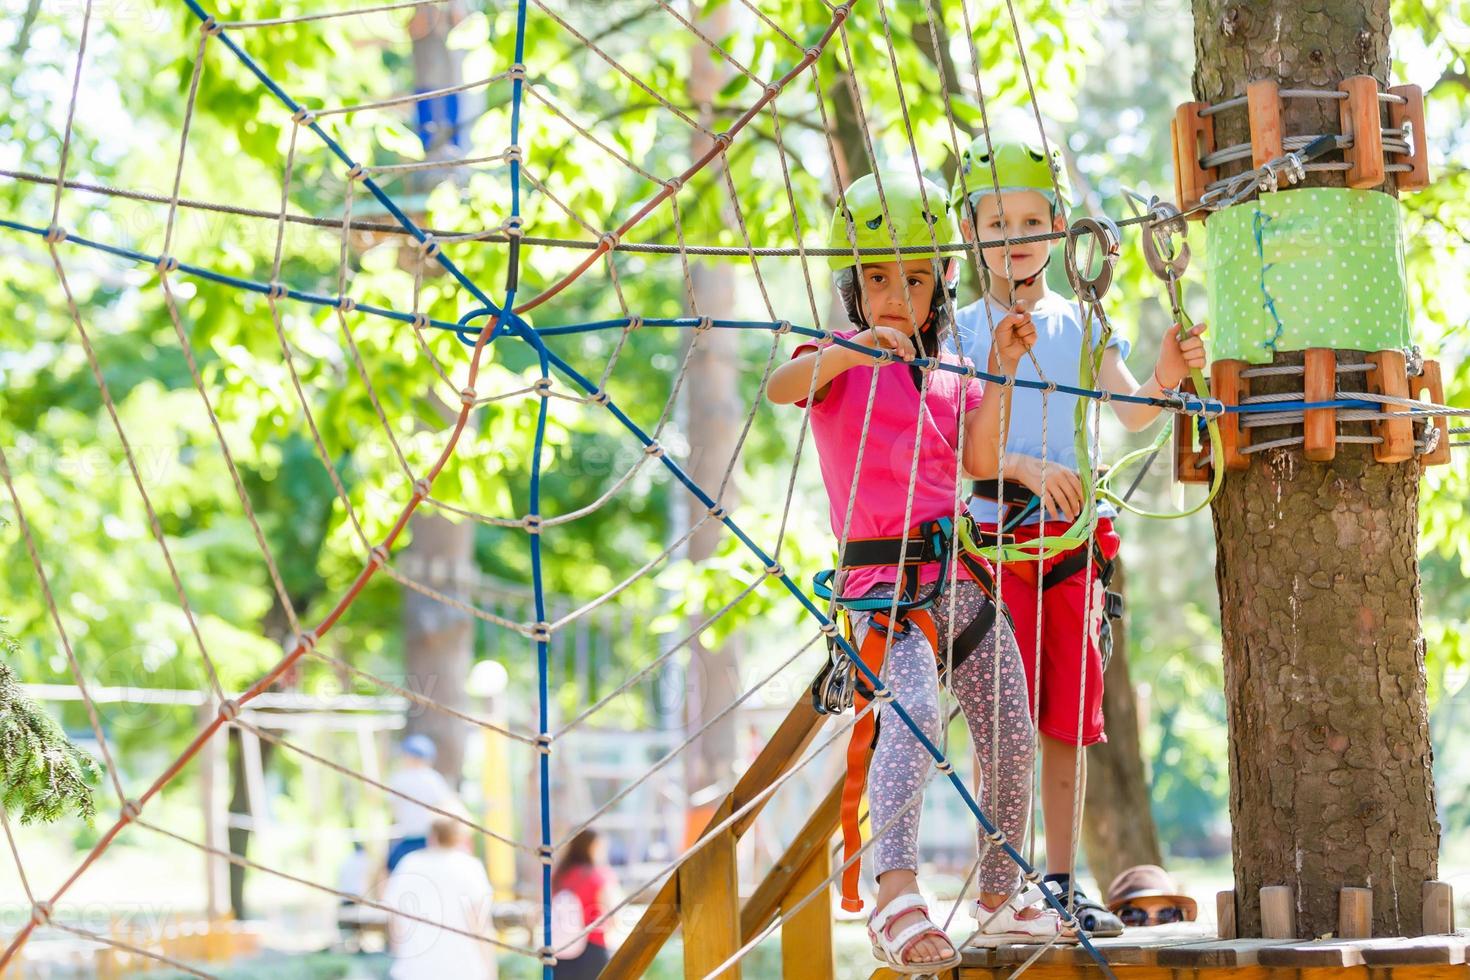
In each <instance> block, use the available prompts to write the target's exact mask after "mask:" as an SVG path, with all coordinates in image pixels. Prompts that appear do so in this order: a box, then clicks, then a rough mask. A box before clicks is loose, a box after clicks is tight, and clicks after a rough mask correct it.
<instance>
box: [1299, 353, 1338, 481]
mask: <svg viewBox="0 0 1470 980" xmlns="http://www.w3.org/2000/svg"><path fill="white" fill-rule="evenodd" d="M1302 363H1303V375H1302V400H1303V401H1306V402H1330V401H1332V400H1334V399H1335V398H1336V397H1337V353H1336V352H1335V351H1333V350H1332V348H1330V347H1309V348H1307V350H1306V354H1305V358H1304V360H1303V362H1302ZM1302 415H1303V419H1302V436H1303V442H1302V455H1304V456H1306V457H1307V459H1310V460H1312V461H1313V462H1316V463H1327V462H1331V460H1332V458H1333V457H1335V456H1336V455H1337V409H1335V408H1309V409H1307V410H1306V411H1305V412H1303V413H1302Z"/></svg>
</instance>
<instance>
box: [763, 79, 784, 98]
mask: <svg viewBox="0 0 1470 980" xmlns="http://www.w3.org/2000/svg"><path fill="white" fill-rule="evenodd" d="M780 94H781V86H779V85H777V84H776V83H775V82H771V83H770V84H768V85H767V86H766V98H768V99H774V98H775V97H776V96H778V95H780Z"/></svg>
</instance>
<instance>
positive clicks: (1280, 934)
mask: <svg viewBox="0 0 1470 980" xmlns="http://www.w3.org/2000/svg"><path fill="white" fill-rule="evenodd" d="M1261 936H1262V938H1264V939H1295V938H1296V904H1295V901H1294V899H1293V896H1292V893H1291V886H1290V885H1266V886H1264V887H1263V888H1262V889H1261Z"/></svg>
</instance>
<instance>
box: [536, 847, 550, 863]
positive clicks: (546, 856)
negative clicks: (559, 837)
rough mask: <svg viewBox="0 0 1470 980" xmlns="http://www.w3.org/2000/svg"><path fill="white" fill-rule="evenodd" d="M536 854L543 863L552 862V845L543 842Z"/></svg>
mask: <svg viewBox="0 0 1470 980" xmlns="http://www.w3.org/2000/svg"><path fill="white" fill-rule="evenodd" d="M536 856H537V857H538V858H540V859H541V863H542V864H550V863H551V857H552V850H551V848H550V847H548V846H546V845H545V844H543V845H541V846H540V847H538V848H536Z"/></svg>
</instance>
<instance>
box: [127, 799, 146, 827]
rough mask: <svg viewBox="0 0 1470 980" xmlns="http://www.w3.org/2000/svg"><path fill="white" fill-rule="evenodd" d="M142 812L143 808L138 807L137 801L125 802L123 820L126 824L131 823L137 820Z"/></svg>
mask: <svg viewBox="0 0 1470 980" xmlns="http://www.w3.org/2000/svg"><path fill="white" fill-rule="evenodd" d="M142 812H143V808H142V807H141V806H139V805H138V801H137V800H123V805H122V819H123V822H124V823H131V822H132V821H134V820H137V819H138V816H139V814H141V813H142Z"/></svg>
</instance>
